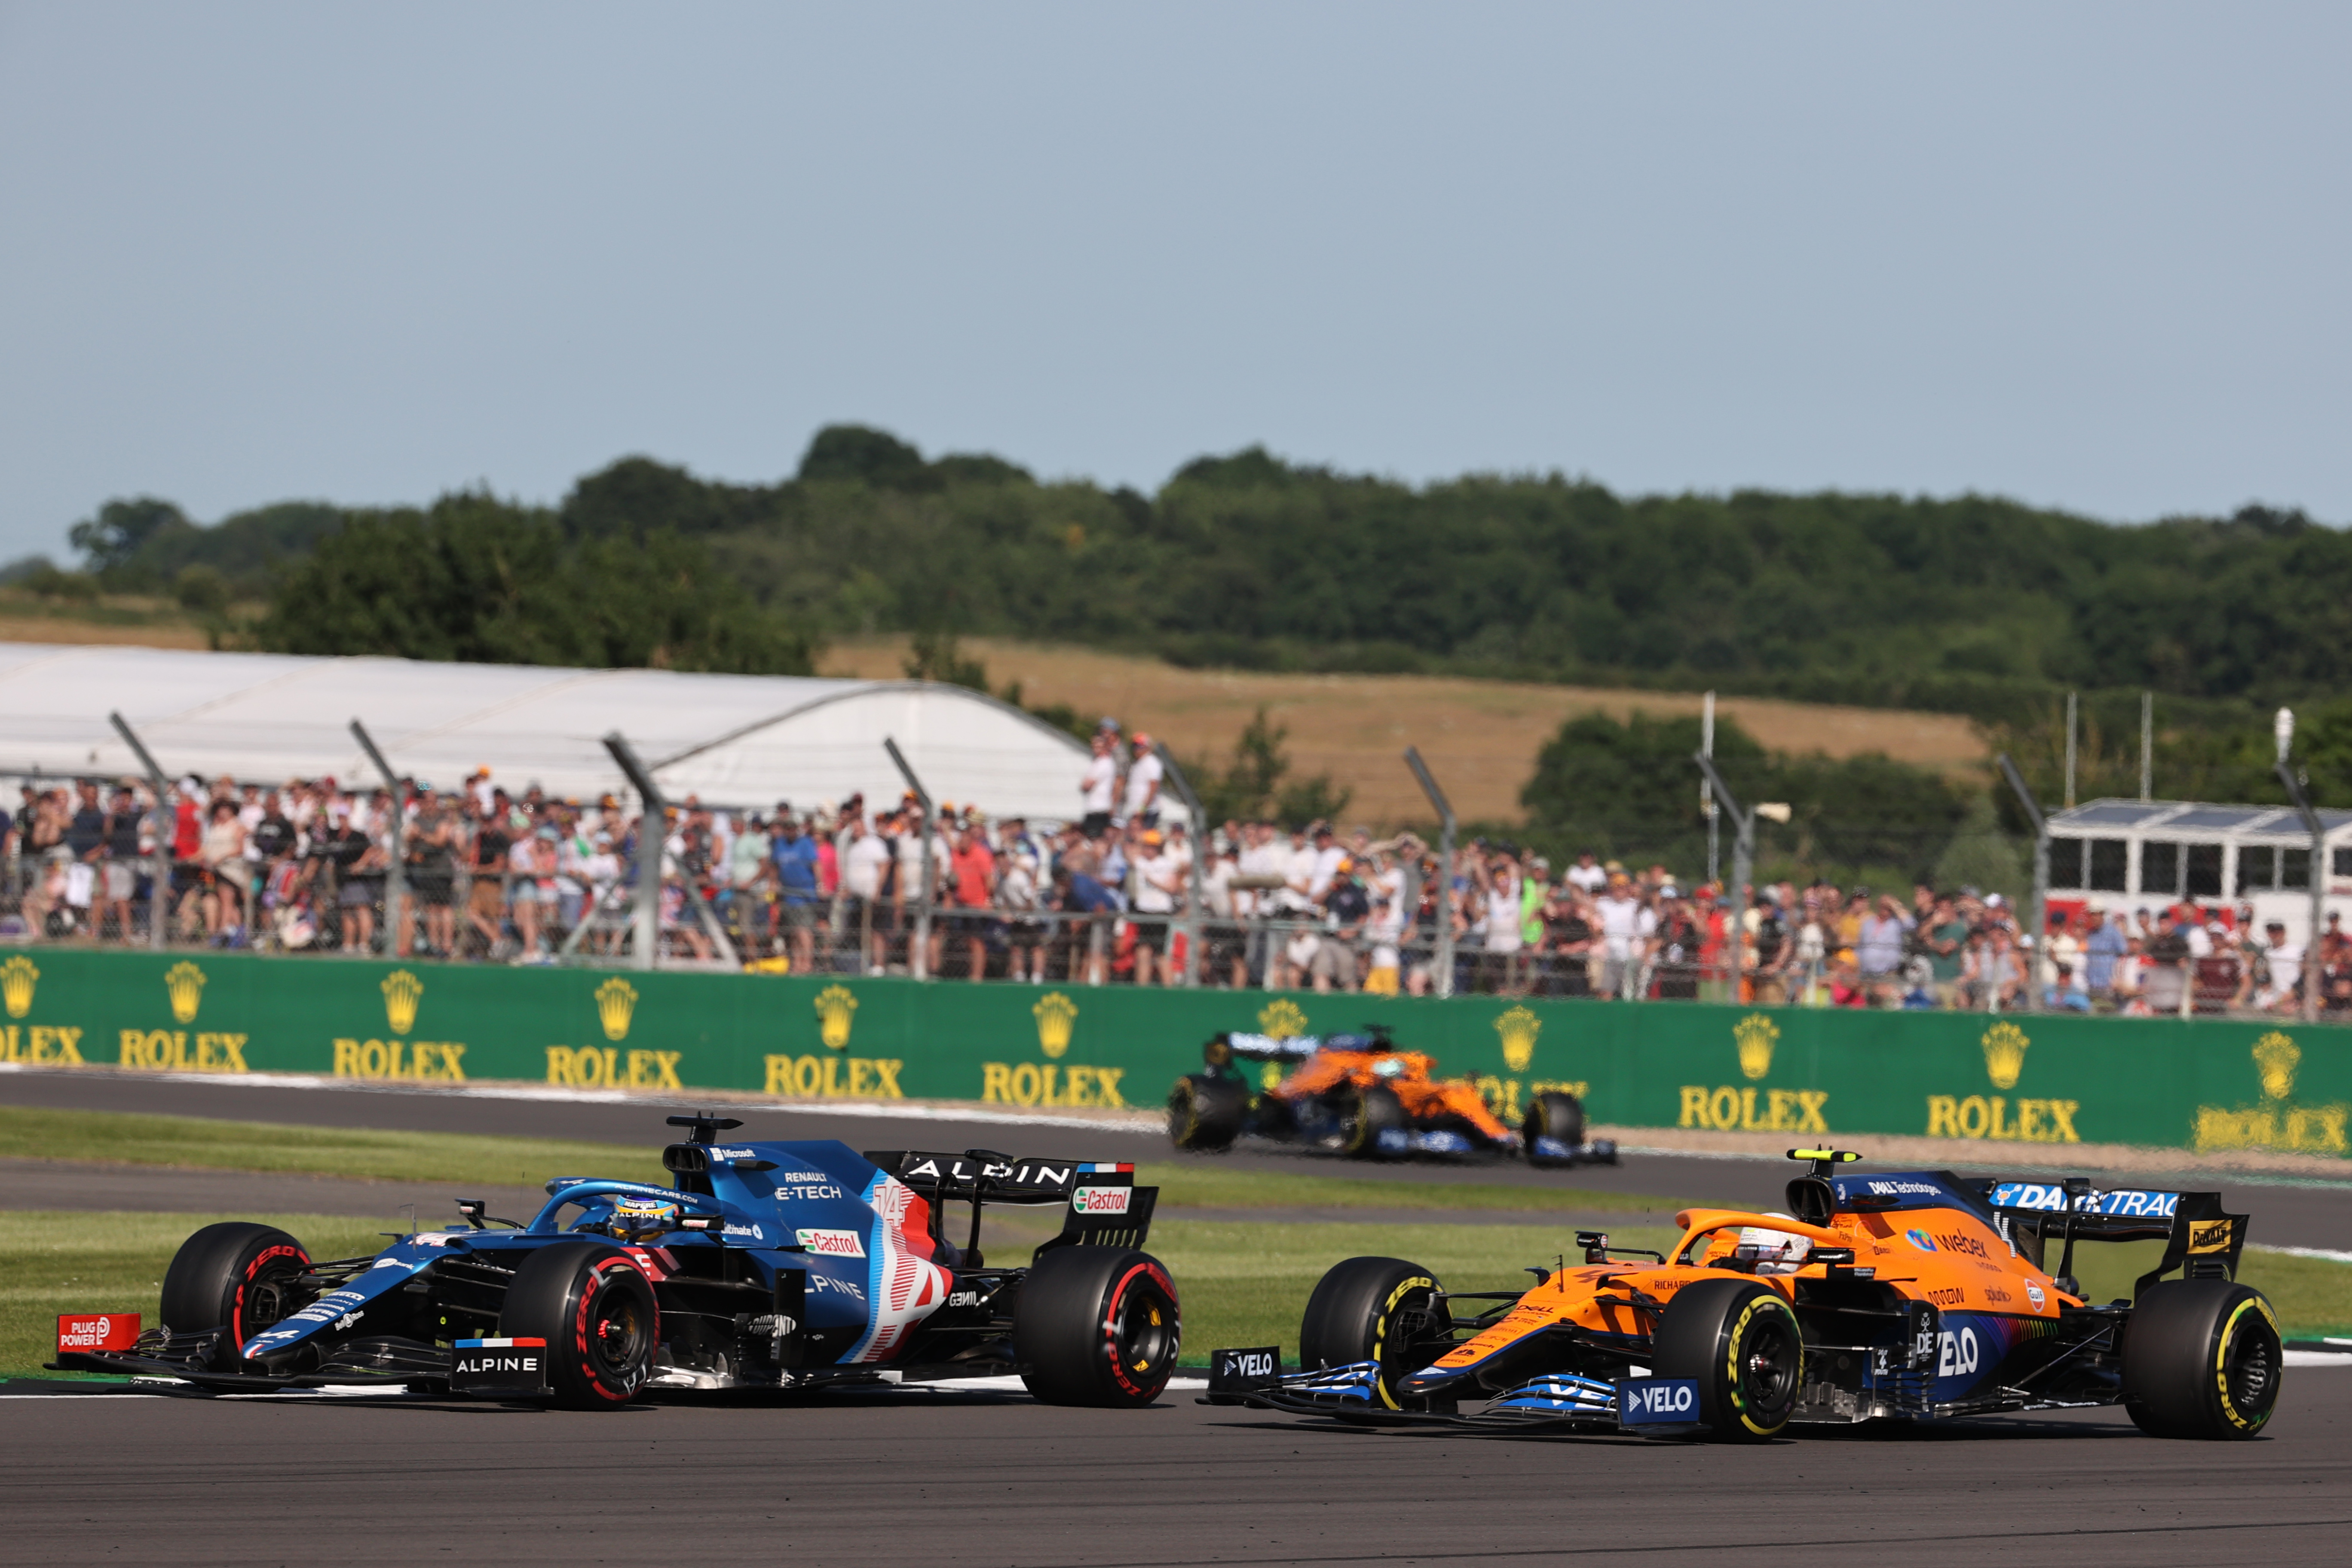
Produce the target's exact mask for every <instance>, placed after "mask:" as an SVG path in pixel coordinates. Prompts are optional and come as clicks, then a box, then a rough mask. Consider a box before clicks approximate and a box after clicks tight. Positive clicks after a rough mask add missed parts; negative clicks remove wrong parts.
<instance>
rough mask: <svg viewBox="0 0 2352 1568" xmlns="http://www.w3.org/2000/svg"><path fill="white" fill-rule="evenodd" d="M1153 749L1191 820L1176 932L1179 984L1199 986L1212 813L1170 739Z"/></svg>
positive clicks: (1163, 776) (1162, 771) (1165, 850)
mask: <svg viewBox="0 0 2352 1568" xmlns="http://www.w3.org/2000/svg"><path fill="white" fill-rule="evenodd" d="M1151 749H1152V750H1153V751H1154V752H1158V753H1159V754H1160V775H1161V777H1162V778H1163V779H1164V780H1165V781H1166V782H1167V784H1168V787H1169V788H1171V789H1172V790H1174V791H1175V792H1176V798H1177V799H1179V800H1181V801H1182V802H1183V803H1184V811H1185V814H1186V815H1187V816H1190V817H1191V818H1192V878H1191V879H1190V882H1189V885H1187V886H1186V888H1185V889H1184V907H1183V909H1182V910H1180V911H1179V912H1178V914H1177V916H1176V930H1177V933H1178V934H1179V935H1181V936H1182V937H1183V939H1184V970H1183V975H1182V978H1181V980H1179V981H1178V982H1176V984H1181V985H1187V986H1191V985H1197V984H1200V980H1199V975H1200V973H1201V884H1202V880H1203V879H1205V878H1206V876H1207V875H1208V869H1209V867H1208V859H1209V816H1208V813H1206V812H1204V811H1202V809H1201V797H1200V796H1199V795H1194V794H1193V793H1192V781H1191V780H1190V779H1187V778H1186V777H1185V776H1184V770H1183V769H1182V768H1181V767H1180V766H1178V765H1177V763H1176V755H1175V753H1174V752H1171V751H1170V750H1169V749H1168V742H1165V741H1157V742H1153V743H1152V748H1151ZM1160 853H1162V854H1165V853H1167V846H1165V845H1162V846H1161V847H1160Z"/></svg>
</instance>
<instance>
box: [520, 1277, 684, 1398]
mask: <svg viewBox="0 0 2352 1568" xmlns="http://www.w3.org/2000/svg"><path fill="white" fill-rule="evenodd" d="M499 1333H500V1334H502V1335H510V1336H512V1337H514V1338H517V1339H541V1340H545V1341H546V1342H547V1380H548V1384H549V1385H550V1386H551V1388H552V1389H553V1390H554V1393H555V1403H556V1404H558V1405H562V1406H563V1407H564V1408H565V1409H567V1410H617V1409H619V1408H620V1407H621V1406H622V1405H626V1404H627V1403H628V1402H629V1401H630V1400H632V1399H634V1398H635V1397H636V1395H637V1391H638V1390H639V1389H641V1388H643V1387H644V1386H645V1385H646V1379H647V1378H648V1377H651V1376H652V1375H653V1370H654V1351H655V1349H656V1347H657V1346H658V1345H659V1344H660V1343H661V1309H660V1307H659V1306H658V1305H657V1304H656V1301H655V1300H654V1288H653V1284H652V1282H651V1281H650V1280H648V1279H646V1276H645V1271H644V1270H643V1269H641V1268H638V1267H637V1264H636V1260H635V1258H631V1257H630V1256H629V1255H628V1254H627V1253H626V1252H624V1251H622V1250H621V1248H619V1247H615V1246H614V1245H613V1244H611V1243H610V1242H603V1241H559V1242H557V1243H555V1244H554V1245H553V1246H551V1247H541V1248H540V1249H539V1250H537V1251H536V1252H533V1253H530V1255H529V1256H527V1257H526V1258H524V1259H523V1261H522V1267H521V1268H518V1269H516V1270H515V1278H514V1283H513V1284H512V1285H509V1286H508V1287H507V1300H506V1305H505V1306H504V1307H503V1308H501V1309H500V1310H499Z"/></svg>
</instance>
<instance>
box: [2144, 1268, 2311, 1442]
mask: <svg viewBox="0 0 2352 1568" xmlns="http://www.w3.org/2000/svg"><path fill="white" fill-rule="evenodd" d="M2283 1351H2284V1347H2283V1346H2282V1345H2281V1344H2280V1342H2279V1326H2278V1317H2277V1315H2276V1314H2275V1313H2273V1311H2272V1310H2271V1304H2270V1302H2269V1301H2268V1300H2265V1299H2264V1298H2263V1293H2262V1292H2261V1291H2259V1290H2255V1289H2251V1288H2250V1287H2247V1286H2244V1285H2239V1284H2233V1283H2232V1282H2231V1281H2230V1280H2227V1279H2168V1280H2165V1281H2163V1282H2162V1283H2160V1284H2157V1285H2151V1286H2149V1287H2148V1288H2147V1289H2146V1290H2144V1291H2142V1292H2141V1293H2140V1298H2139V1300H2138V1302H2137V1305H2135V1306H2134V1307H2133V1308H2132V1315H2131V1321H2130V1322H2129V1323H2128V1324H2126V1327H2125V1329H2124V1408H2125V1410H2126V1411H2127V1412H2129V1413H2130V1415H2131V1418H2132V1423H2133V1425H2135V1426H2137V1427H2138V1428H2139V1429H2140V1430H2141V1431H2143V1432H2145V1433H2147V1435H2148V1436H2151V1437H2205V1438H2233V1437H2251V1436H2254V1435H2255V1434H2256V1433H2258V1432H2260V1431H2261V1430H2262V1429H2263V1426H2264V1425H2265V1424H2266V1423H2267V1422H2268V1421H2269V1420H2270V1418H2271V1412H2272V1411H2273V1410H2274V1409H2276V1408H2277V1407H2278V1396H2279V1383H2280V1374H2281V1372H2282V1370H2283V1368H2284V1364H2285V1357H2284V1353H2283Z"/></svg>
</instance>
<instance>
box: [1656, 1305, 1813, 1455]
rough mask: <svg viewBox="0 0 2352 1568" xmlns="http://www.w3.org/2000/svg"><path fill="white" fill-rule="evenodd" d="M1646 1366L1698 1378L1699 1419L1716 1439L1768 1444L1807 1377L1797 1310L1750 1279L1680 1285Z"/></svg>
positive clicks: (1664, 1373) (1668, 1374) (1792, 1409)
mask: <svg viewBox="0 0 2352 1568" xmlns="http://www.w3.org/2000/svg"><path fill="white" fill-rule="evenodd" d="M1650 1370H1651V1372H1652V1373H1654V1374H1655V1375H1657V1376H1659V1377H1687V1378H1690V1379H1692V1380H1694V1381H1695V1382H1696V1383H1697V1384H1698V1415H1699V1421H1700V1423H1701V1425H1703V1426H1706V1427H1707V1428H1709V1429H1710V1431H1711V1432H1712V1434H1713V1436H1715V1437H1717V1439H1718V1440H1721V1441H1725V1442H1733V1443H1761V1442H1766V1441H1768V1440H1769V1439H1770V1438H1773V1437H1776V1436H1779V1435H1780V1429H1781V1428H1782V1427H1784V1426H1788V1424H1789V1417H1790V1415H1792V1414H1794V1412H1795V1410H1796V1408H1797V1391H1798V1389H1799V1388H1800V1387H1801V1386H1802V1384H1803V1383H1804V1379H1805V1343H1804V1337H1803V1335H1802V1333H1801V1331H1799V1329H1798V1327H1797V1313H1796V1310H1795V1309H1794V1308H1792V1307H1790V1305H1789V1302H1788V1299H1787V1298H1786V1297H1784V1296H1782V1295H1781V1294H1780V1292H1779V1291H1777V1290H1773V1289H1769V1287H1767V1286H1763V1285H1759V1284H1758V1283H1756V1281H1754V1280H1753V1279H1702V1280H1700V1281H1699V1282H1698V1283H1697V1284H1695V1285H1685V1286H1684V1287H1683V1288H1682V1289H1681V1290H1679V1291H1677V1292H1676V1293H1675V1298H1674V1300H1671V1301H1668V1302H1667V1303H1666V1315H1665V1319H1664V1321H1662V1322H1661V1323H1660V1324H1659V1325H1658V1336H1657V1339H1656V1340H1655V1342H1654V1344H1653V1346H1652V1350H1651V1361H1650Z"/></svg>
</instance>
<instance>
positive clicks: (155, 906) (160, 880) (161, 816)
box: [90, 712, 252, 951]
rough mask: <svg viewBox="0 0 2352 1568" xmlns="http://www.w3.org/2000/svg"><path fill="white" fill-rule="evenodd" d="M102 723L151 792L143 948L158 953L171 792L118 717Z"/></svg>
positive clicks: (168, 901) (168, 899)
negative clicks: (151, 852) (151, 849)
mask: <svg viewBox="0 0 2352 1568" xmlns="http://www.w3.org/2000/svg"><path fill="white" fill-rule="evenodd" d="M106 721H107V722H108V723H110V724H111V725H113V726H114V732H115V733H116V734H118V735H120V736H121V737H122V743H123V744H124V745H127V746H129V747H130V748H131V755H132V756H134V757H137V758H138V759H139V765H140V766H141V767H142V768H145V769H146V770H147V787H148V788H149V789H152V790H153V791H154V792H155V859H154V865H153V868H152V869H151V870H150V871H149V872H148V876H147V945H148V946H150V947H152V948H155V949H157V950H158V951H161V950H162V948H163V933H164V928H165V927H166V926H167V925H168V924H169V923H170V921H171V918H172V833H171V827H172V817H171V807H170V805H169V804H168V802H167V799H166V797H167V796H168V795H170V794H171V791H170V790H169V789H167V788H166V787H165V785H164V784H163V769H162V768H159V767H157V766H156V765H155V759H154V758H153V757H152V756H150V755H148V752H147V748H146V746H144V745H143V744H142V743H141V742H140V739H139V737H138V735H137V734H136V733H135V732H133V731H132V730H131V725H130V724H129V722H128V721H125V720H124V719H123V717H122V715H121V713H119V712H115V713H109V714H108V715H107V716H106ZM246 923H247V925H250V924H251V923H252V911H251V910H247V921H246ZM90 929H91V930H92V931H95V930H97V929H98V922H97V921H91V922H90ZM122 940H123V942H124V944H125V945H128V944H129V942H130V941H131V933H130V932H129V931H124V932H123V933H122Z"/></svg>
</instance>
